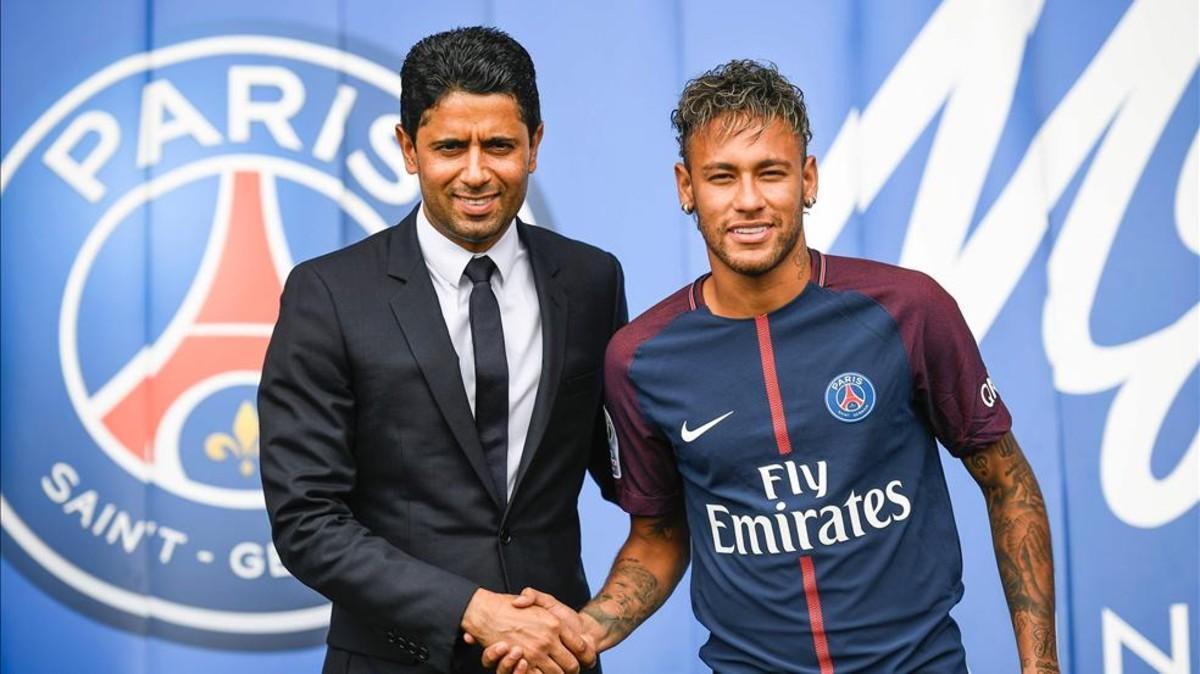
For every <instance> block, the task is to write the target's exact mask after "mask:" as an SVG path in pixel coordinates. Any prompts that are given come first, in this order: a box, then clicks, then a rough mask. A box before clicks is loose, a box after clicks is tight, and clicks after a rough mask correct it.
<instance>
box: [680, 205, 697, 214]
mask: <svg viewBox="0 0 1200 674" xmlns="http://www.w3.org/2000/svg"><path fill="white" fill-rule="evenodd" d="M679 208H680V209H681V210H682V211H683V212H684V213H686V214H688V215H691V214H692V211H694V210H695V209H694V208H693V207H692V205H691V204H679Z"/></svg>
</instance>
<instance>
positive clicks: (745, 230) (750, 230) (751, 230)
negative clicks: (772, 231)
mask: <svg viewBox="0 0 1200 674" xmlns="http://www.w3.org/2000/svg"><path fill="white" fill-rule="evenodd" d="M733 231H734V233H735V234H759V233H761V232H765V231H767V226H766V225H759V226H758V227H734V228H733Z"/></svg>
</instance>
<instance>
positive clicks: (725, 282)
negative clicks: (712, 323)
mask: <svg viewBox="0 0 1200 674" xmlns="http://www.w3.org/2000/svg"><path fill="white" fill-rule="evenodd" d="M811 276H812V262H811V260H810V259H809V256H808V246H807V245H806V244H805V243H804V238H803V237H801V238H800V240H799V241H798V242H797V243H796V247H795V248H794V249H793V250H792V252H791V253H790V254H789V255H788V256H787V257H786V258H784V260H783V261H782V262H780V263H779V265H778V266H776V267H775V268H774V269H772V270H770V271H768V272H767V273H765V274H761V275H758V276H749V275H747V274H739V273H738V272H735V271H733V270H732V269H729V268H728V267H725V266H723V265H713V271H712V276H711V277H709V279H708V281H706V282H705V284H704V289H703V292H704V302H705V304H707V305H708V309H709V311H711V312H712V313H713V314H716V315H717V316H722V317H724V318H751V317H753V316H761V315H763V314H769V313H771V312H772V311H775V310H776V309H778V308H780V307H782V306H783V305H785V304H787V303H788V302H791V301H792V300H794V299H795V298H796V297H798V296H799V295H800V293H802V292H804V288H805V286H807V285H808V281H809V278H810V277H811Z"/></svg>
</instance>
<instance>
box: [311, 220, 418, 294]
mask: <svg viewBox="0 0 1200 674" xmlns="http://www.w3.org/2000/svg"><path fill="white" fill-rule="evenodd" d="M399 226H401V225H396V226H393V227H388V228H387V229H384V230H382V231H379V232H376V233H374V234H372V235H370V236H368V237H366V238H365V239H362V240H361V241H358V242H356V243H352V244H350V245H348V246H345V247H343V248H339V249H337V250H335V251H332V252H329V253H325V254H324V255H319V256H317V257H314V258H310V259H308V260H305V261H303V262H300V263H299V264H297V265H296V266H295V267H294V268H293V269H292V273H291V276H292V277H301V276H316V277H318V278H320V279H322V280H323V281H324V282H325V283H327V284H333V283H340V282H345V281H346V280H347V279H352V278H356V277H362V276H366V275H371V276H372V277H375V276H377V275H378V274H382V273H383V272H384V270H385V269H386V268H387V259H388V248H389V246H391V245H397V239H399V238H400V237H397V236H395V234H396V227H399Z"/></svg>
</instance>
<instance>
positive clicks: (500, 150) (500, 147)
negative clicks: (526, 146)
mask: <svg viewBox="0 0 1200 674" xmlns="http://www.w3.org/2000/svg"><path fill="white" fill-rule="evenodd" d="M483 147H484V149H486V150H487V151H488V152H490V153H492V154H497V155H503V154H508V153H509V152H512V151H513V150H515V149H516V147H517V144H516V143H514V142H512V141H511V140H489V141H488V142H486V143H484V144H483Z"/></svg>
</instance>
